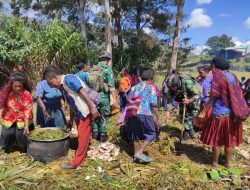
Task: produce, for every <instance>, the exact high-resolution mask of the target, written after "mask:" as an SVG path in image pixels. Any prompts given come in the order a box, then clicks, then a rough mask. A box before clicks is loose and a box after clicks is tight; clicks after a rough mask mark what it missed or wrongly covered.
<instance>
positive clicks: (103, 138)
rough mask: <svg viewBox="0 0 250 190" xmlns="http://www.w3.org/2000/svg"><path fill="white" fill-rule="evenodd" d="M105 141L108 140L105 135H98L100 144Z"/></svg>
mask: <svg viewBox="0 0 250 190" xmlns="http://www.w3.org/2000/svg"><path fill="white" fill-rule="evenodd" d="M107 140H108V135H107V133H101V135H100V141H101V142H106V141H107Z"/></svg>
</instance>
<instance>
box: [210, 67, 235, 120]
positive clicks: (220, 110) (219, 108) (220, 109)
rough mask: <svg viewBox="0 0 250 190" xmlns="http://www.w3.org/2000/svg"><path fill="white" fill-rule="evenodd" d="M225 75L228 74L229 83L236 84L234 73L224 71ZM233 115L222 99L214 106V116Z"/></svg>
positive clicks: (216, 101)
mask: <svg viewBox="0 0 250 190" xmlns="http://www.w3.org/2000/svg"><path fill="white" fill-rule="evenodd" d="M224 73H225V74H226V76H227V78H228V79H229V81H230V82H231V83H232V84H234V83H235V79H234V76H233V75H232V73H230V72H228V71H224ZM230 113H231V109H230V108H229V107H228V106H226V105H225V104H224V103H223V102H222V101H221V99H216V100H215V103H214V105H213V111H212V114H214V115H219V114H222V115H224V114H230Z"/></svg>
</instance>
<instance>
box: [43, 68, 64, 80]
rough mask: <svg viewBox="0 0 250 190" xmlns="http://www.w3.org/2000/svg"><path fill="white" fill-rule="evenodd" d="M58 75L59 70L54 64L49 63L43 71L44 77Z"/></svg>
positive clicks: (59, 73)
mask: <svg viewBox="0 0 250 190" xmlns="http://www.w3.org/2000/svg"><path fill="white" fill-rule="evenodd" d="M58 75H61V70H60V69H59V67H58V66H56V65H49V66H47V67H46V68H45V69H44V71H43V78H44V79H48V78H52V77H55V76H58Z"/></svg>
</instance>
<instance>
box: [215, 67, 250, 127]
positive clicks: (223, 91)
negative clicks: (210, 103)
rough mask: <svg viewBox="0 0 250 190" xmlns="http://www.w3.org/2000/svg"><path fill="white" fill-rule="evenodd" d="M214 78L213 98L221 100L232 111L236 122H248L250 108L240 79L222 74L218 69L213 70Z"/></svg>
mask: <svg viewBox="0 0 250 190" xmlns="http://www.w3.org/2000/svg"><path fill="white" fill-rule="evenodd" d="M213 76H214V80H213V83H212V96H213V97H216V98H217V99H220V100H221V102H223V104H225V105H226V106H227V107H228V109H229V108H230V109H231V111H232V113H233V118H234V120H235V121H239V122H242V121H244V120H246V119H247V117H248V116H249V108H248V106H247V103H246V100H245V99H244V96H243V92H242V89H241V86H240V82H239V80H238V78H237V77H236V76H235V75H234V74H232V73H230V72H222V71H221V70H219V69H216V68H214V69H213ZM215 103H216V102H215ZM213 113H214V112H213ZM222 114H223V113H222Z"/></svg>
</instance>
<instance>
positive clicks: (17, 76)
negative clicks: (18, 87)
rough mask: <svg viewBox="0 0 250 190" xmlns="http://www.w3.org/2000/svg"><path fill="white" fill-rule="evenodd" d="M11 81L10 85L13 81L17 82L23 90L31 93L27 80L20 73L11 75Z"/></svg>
mask: <svg viewBox="0 0 250 190" xmlns="http://www.w3.org/2000/svg"><path fill="white" fill-rule="evenodd" d="M10 78H11V81H12V84H13V82H14V81H19V82H21V83H22V84H23V88H24V89H25V90H27V91H29V92H31V88H30V85H29V83H28V81H27V78H26V77H25V75H24V74H22V73H20V72H15V73H13V74H12V75H11V76H10Z"/></svg>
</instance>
